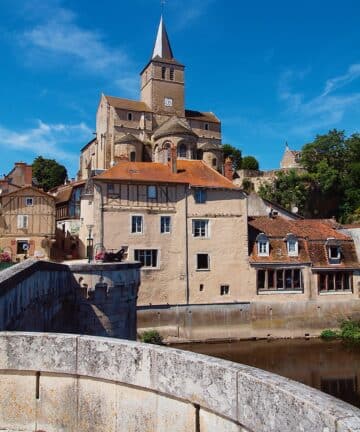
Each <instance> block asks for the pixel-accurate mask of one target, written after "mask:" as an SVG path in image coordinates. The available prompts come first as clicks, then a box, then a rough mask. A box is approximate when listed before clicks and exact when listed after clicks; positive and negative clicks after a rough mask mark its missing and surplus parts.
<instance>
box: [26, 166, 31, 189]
mask: <svg viewBox="0 0 360 432" xmlns="http://www.w3.org/2000/svg"><path fill="white" fill-rule="evenodd" d="M24 178H25V184H28V185H32V166H31V165H25V173H24Z"/></svg>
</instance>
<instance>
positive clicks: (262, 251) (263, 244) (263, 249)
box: [256, 233, 270, 256]
mask: <svg viewBox="0 0 360 432" xmlns="http://www.w3.org/2000/svg"><path fill="white" fill-rule="evenodd" d="M256 243H257V252H258V255H259V256H269V250H270V248H269V239H268V238H267V236H266V235H265V234H264V233H260V234H259V235H258V236H257V237H256Z"/></svg>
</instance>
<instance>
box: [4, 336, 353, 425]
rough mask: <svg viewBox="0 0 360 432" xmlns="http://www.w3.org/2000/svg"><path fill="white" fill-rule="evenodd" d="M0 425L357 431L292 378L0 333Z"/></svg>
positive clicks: (139, 349) (183, 356) (116, 344)
mask: <svg viewBox="0 0 360 432" xmlns="http://www.w3.org/2000/svg"><path fill="white" fill-rule="evenodd" d="M0 374H1V376H0V380H1V392H0V430H8V431H10V430H11V431H20V430H21V431H36V430H37V431H46V432H51V431H78V432H80V431H97V432H100V431H104V432H112V431H121V432H122V431H124V432H125V431H126V432H129V431H134V432H135V431H142V432H145V431H149V432H150V431H151V432H153V431H166V432H168V431H171V432H177V431H186V432H189V431H194V432H205V431H213V432H220V431H221V432H223V431H224V432H233V431H242V432H244V431H253V432H275V431H276V432H287V431H292V432H296V431H304V432H350V431H353V432H355V431H357V432H358V431H360V410H358V409H356V408H355V407H352V406H351V405H348V404H346V403H344V402H341V401H339V400H337V399H335V398H333V397H331V396H328V395H326V394H323V393H321V392H319V391H317V390H314V389H311V388H309V387H307V386H304V385H302V384H299V383H296V382H294V381H291V380H288V379H285V378H282V377H279V376H277V375H274V374H271V373H268V372H265V371H262V370H259V369H255V368H252V367H249V366H245V365H241V364H236V363H232V362H228V361H224V360H218V359H215V358H212V357H207V356H203V355H200V354H194V353H190V352H186V351H181V350H177V349H172V348H167V347H158V346H154V345H149V344H141V343H137V342H131V341H125V340H119V339H110V338H100V337H91V336H78V335H68V334H56V333H53V334H51V333H16V332H4V333H0Z"/></svg>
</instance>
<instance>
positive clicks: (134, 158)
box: [130, 151, 136, 162]
mask: <svg viewBox="0 0 360 432" xmlns="http://www.w3.org/2000/svg"><path fill="white" fill-rule="evenodd" d="M135 161H136V152H134V151H132V152H130V162H135Z"/></svg>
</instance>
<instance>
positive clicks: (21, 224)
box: [17, 215, 29, 229]
mask: <svg viewBox="0 0 360 432" xmlns="http://www.w3.org/2000/svg"><path fill="white" fill-rule="evenodd" d="M28 222H29V217H28V216H27V215H18V217H17V227H18V229H26V228H27V227H28Z"/></svg>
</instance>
